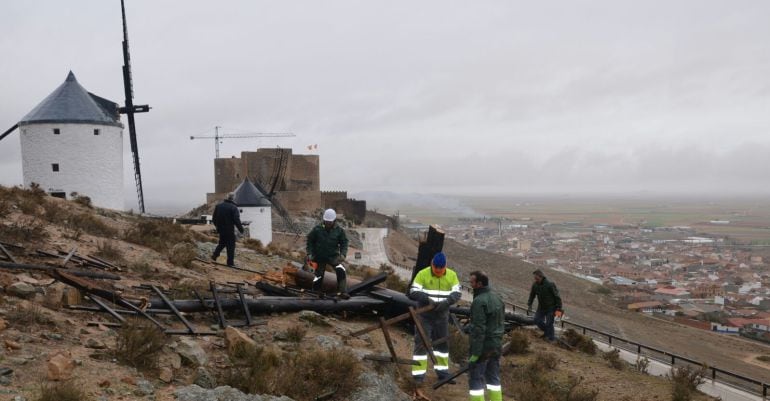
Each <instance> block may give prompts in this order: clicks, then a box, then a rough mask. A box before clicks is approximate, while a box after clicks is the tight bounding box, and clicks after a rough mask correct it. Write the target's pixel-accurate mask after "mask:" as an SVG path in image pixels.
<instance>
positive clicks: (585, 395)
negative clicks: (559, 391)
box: [565, 376, 599, 401]
mask: <svg viewBox="0 0 770 401" xmlns="http://www.w3.org/2000/svg"><path fill="white" fill-rule="evenodd" d="M582 381H583V378H582V377H580V378H577V377H574V376H572V377H570V378H569V380H568V381H567V394H566V397H565V400H566V401H595V400H596V398H597V397H598V396H599V390H596V389H586V388H583V387H580V383H581V382H582Z"/></svg>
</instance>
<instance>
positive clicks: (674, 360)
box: [671, 354, 676, 368]
mask: <svg viewBox="0 0 770 401" xmlns="http://www.w3.org/2000/svg"><path fill="white" fill-rule="evenodd" d="M675 363H676V357H675V356H674V354H671V367H672V368H673V367H674V364H675Z"/></svg>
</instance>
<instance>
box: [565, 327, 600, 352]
mask: <svg viewBox="0 0 770 401" xmlns="http://www.w3.org/2000/svg"><path fill="white" fill-rule="evenodd" d="M562 338H564V341H565V342H566V343H567V344H569V345H571V346H573V347H575V348H577V349H578V350H580V351H581V352H584V353H586V354H588V355H596V344H594V342H593V340H591V337H588V336H584V335H582V334H580V333H578V332H577V331H575V330H573V329H567V330H566V331H565V332H564V333H563V334H562Z"/></svg>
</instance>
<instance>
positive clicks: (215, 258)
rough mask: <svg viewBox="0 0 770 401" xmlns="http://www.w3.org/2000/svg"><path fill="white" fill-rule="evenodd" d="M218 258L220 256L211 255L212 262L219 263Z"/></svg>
mask: <svg viewBox="0 0 770 401" xmlns="http://www.w3.org/2000/svg"><path fill="white" fill-rule="evenodd" d="M217 256H219V255H213V254H212V255H211V260H213V261H214V262H216V261H217Z"/></svg>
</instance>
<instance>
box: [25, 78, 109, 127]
mask: <svg viewBox="0 0 770 401" xmlns="http://www.w3.org/2000/svg"><path fill="white" fill-rule="evenodd" d="M35 123H86V124H98V125H112V126H118V127H122V126H123V124H121V122H120V114H119V113H118V105H117V103H114V102H111V101H109V100H107V99H104V98H101V97H99V96H96V95H94V94H92V93H89V92H88V91H87V90H85V88H83V87H82V86H81V85H80V84H79V83H78V81H77V79H76V78H75V74H73V73H72V71H70V73H69V74H67V79H66V80H65V81H64V83H63V84H61V85H59V87H58V88H56V89H55V90H54V91H53V92H51V94H50V95H48V97H46V98H45V99H43V101H42V102H40V104H38V105H37V106H35V108H34V109H32V111H30V112H29V113H28V114H27V115H26V116H24V118H22V119H21V121H19V124H35Z"/></svg>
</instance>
